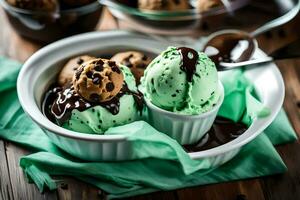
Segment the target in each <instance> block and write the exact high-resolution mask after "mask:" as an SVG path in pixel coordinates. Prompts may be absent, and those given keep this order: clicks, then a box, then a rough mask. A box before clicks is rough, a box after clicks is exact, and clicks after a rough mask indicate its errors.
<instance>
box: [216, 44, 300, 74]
mask: <svg viewBox="0 0 300 200" xmlns="http://www.w3.org/2000/svg"><path fill="white" fill-rule="evenodd" d="M299 57H300V39H298V40H296V41H294V42H292V43H289V44H287V45H285V46H283V47H281V48H279V49H277V50H275V51H273V52H272V53H270V54H269V55H268V56H266V57H264V58H260V59H253V60H247V61H243V62H238V63H227V62H220V63H219V66H218V70H219V71H224V70H230V69H235V68H239V67H245V66H253V65H256V66H258V65H260V64H265V63H270V62H274V61H275V60H283V59H289V58H299Z"/></svg>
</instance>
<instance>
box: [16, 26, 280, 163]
mask: <svg viewBox="0 0 300 200" xmlns="http://www.w3.org/2000/svg"><path fill="white" fill-rule="evenodd" d="M169 45H170V44H166V43H162V42H160V41H155V40H153V39H151V38H149V37H148V36H144V35H140V34H137V33H130V32H126V31H108V32H94V33H86V34H81V35H78V36H73V37H70V38H66V39H63V40H60V41H58V42H55V43H52V44H50V45H48V46H46V47H44V48H42V49H41V50H39V51H38V52H36V53H35V54H34V55H33V56H32V57H30V58H29V59H28V60H27V61H26V63H25V64H24V66H23V67H22V69H21V71H20V73H19V77H18V82H17V90H18V96H19V100H20V103H21V105H22V107H23V109H24V111H25V112H26V113H27V114H28V115H29V116H30V117H31V118H32V119H33V121H35V122H36V123H37V124H38V125H39V126H40V127H41V128H42V129H43V130H44V131H45V133H46V134H47V135H48V136H49V138H50V139H51V140H52V141H53V142H54V143H55V144H56V145H57V146H59V147H60V148H61V149H63V150H65V151H66V152H68V153H70V154H71V155H73V156H75V157H78V158H81V159H84V160H89V161H120V160H128V159H134V157H133V154H132V152H131V143H130V142H129V141H128V140H127V139H126V137H125V136H122V135H91V134H84V133H78V132H74V131H70V130H66V129H64V128H61V127H59V126H57V125H56V124H54V123H52V122H51V121H50V120H48V119H47V118H46V117H45V116H44V115H43V114H42V112H41V102H42V99H43V94H44V92H45V91H46V89H47V88H48V86H49V85H50V84H51V83H53V82H54V79H55V77H56V75H57V73H58V72H59V70H60V69H61V67H62V66H63V64H64V63H65V62H66V61H67V60H68V59H69V58H70V57H72V56H75V55H81V54H91V55H98V56H99V55H101V56H103V55H108V54H113V53H116V52H118V51H124V50H132V49H135V50H141V51H144V52H146V53H148V54H149V55H152V56H153V55H154V54H155V55H157V54H159V53H160V52H161V51H162V50H165V49H166V48H167V47H168V46H169ZM264 55H265V54H264V53H263V52H262V51H257V52H256V53H255V55H254V56H256V57H260V56H264ZM245 75H246V76H247V77H248V78H249V79H250V80H251V81H253V84H254V85H255V87H256V91H257V94H258V96H259V97H260V99H261V100H262V102H263V103H264V104H265V105H266V106H267V107H269V108H270V109H271V111H272V113H271V115H269V116H268V117H266V118H263V119H255V120H254V121H253V124H252V125H251V126H250V127H249V128H248V130H247V131H246V132H245V133H244V134H243V135H241V136H240V137H238V138H237V139H235V140H233V141H231V142H229V143H226V144H224V145H222V146H219V147H216V148H212V149H209V150H205V151H199V152H194V153H190V154H189V155H190V156H191V158H193V159H204V158H205V159H208V160H209V161H210V162H211V165H212V166H215V165H219V164H222V163H224V162H226V161H228V160H230V159H231V158H232V157H233V156H234V155H236V154H237V153H238V152H239V150H240V148H241V147H242V146H243V145H245V144H247V143H248V142H250V141H251V140H253V139H254V138H255V137H256V136H257V135H258V134H259V133H261V131H263V130H264V129H265V128H266V127H267V126H268V125H269V124H270V123H271V122H272V121H273V119H274V118H275V116H276V115H277V113H278V112H279V110H280V108H281V106H282V103H283V98H284V84H283V80H282V76H281V74H280V72H279V70H278V69H277V67H276V65H274V64H268V65H266V66H264V67H261V68H253V69H249V70H247V71H246V72H245Z"/></svg>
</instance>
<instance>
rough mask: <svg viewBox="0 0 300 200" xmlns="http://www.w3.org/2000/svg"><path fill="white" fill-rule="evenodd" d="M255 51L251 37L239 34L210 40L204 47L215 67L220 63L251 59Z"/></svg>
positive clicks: (222, 35) (227, 34) (230, 34)
mask: <svg viewBox="0 0 300 200" xmlns="http://www.w3.org/2000/svg"><path fill="white" fill-rule="evenodd" d="M254 50H255V44H254V40H253V38H252V37H250V36H249V35H247V34H245V33H243V32H241V33H225V34H221V35H218V36H216V37H214V38H212V39H211V40H210V41H209V42H208V43H207V44H206V46H205V47H204V52H205V53H206V54H208V55H209V57H210V58H211V59H212V60H213V61H214V63H215V64H216V65H217V67H218V64H219V63H220V62H229V63H232V62H241V61H247V60H249V59H250V58H251V56H252V54H253V53H254Z"/></svg>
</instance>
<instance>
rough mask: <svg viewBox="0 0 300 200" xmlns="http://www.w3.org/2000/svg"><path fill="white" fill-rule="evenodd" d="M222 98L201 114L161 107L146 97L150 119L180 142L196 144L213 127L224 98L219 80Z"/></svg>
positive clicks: (153, 124) (157, 127)
mask: <svg viewBox="0 0 300 200" xmlns="http://www.w3.org/2000/svg"><path fill="white" fill-rule="evenodd" d="M219 90H220V94H221V95H220V98H219V100H218V103H217V104H216V105H215V106H214V107H213V108H212V109H211V110H210V111H208V112H206V113H202V114H199V115H184V114H178V113H174V112H170V111H167V110H164V109H161V108H159V107H157V106H156V105H154V104H153V103H152V102H151V101H150V100H147V99H146V104H147V108H148V121H149V123H150V124H151V125H152V126H153V127H154V128H155V129H156V130H159V131H160V132H162V133H165V134H167V135H169V136H170V137H171V138H173V139H175V140H176V141H177V142H178V143H179V144H182V145H186V144H195V143H196V142H199V140H200V139H201V138H202V137H203V136H204V135H205V134H206V133H207V132H208V131H209V129H210V128H211V127H212V125H213V123H214V121H215V119H216V117H217V114H218V111H219V109H220V107H221V105H222V103H223V100H224V88H223V85H222V83H221V82H219Z"/></svg>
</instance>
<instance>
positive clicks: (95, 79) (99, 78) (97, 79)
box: [93, 74, 102, 85]
mask: <svg viewBox="0 0 300 200" xmlns="http://www.w3.org/2000/svg"><path fill="white" fill-rule="evenodd" d="M101 81H102V76H101V75H100V74H94V76H93V83H94V84H97V85H99V84H100V83H101Z"/></svg>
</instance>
